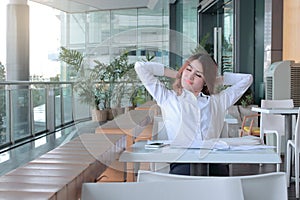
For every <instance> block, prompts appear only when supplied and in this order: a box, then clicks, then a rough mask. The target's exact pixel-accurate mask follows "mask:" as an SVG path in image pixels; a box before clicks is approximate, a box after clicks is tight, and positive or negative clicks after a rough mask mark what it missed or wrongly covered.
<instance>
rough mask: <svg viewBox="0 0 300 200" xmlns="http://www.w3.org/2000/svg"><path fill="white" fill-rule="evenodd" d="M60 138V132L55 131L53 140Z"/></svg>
mask: <svg viewBox="0 0 300 200" xmlns="http://www.w3.org/2000/svg"><path fill="white" fill-rule="evenodd" d="M58 138H61V132H60V131H57V132H55V139H58Z"/></svg>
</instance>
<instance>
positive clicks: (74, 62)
mask: <svg viewBox="0 0 300 200" xmlns="http://www.w3.org/2000/svg"><path fill="white" fill-rule="evenodd" d="M59 60H61V61H63V62H65V63H66V64H67V65H68V67H69V69H70V71H71V72H72V73H73V74H74V76H75V85H74V90H75V91H76V92H77V93H78V95H79V97H80V101H81V102H82V103H86V104H88V105H90V106H92V107H93V108H94V109H97V110H98V109H99V104H101V103H102V105H104V106H103V107H102V108H103V109H104V108H105V105H107V103H106V101H107V99H106V98H107V96H108V94H106V93H107V90H106V88H105V86H104V84H101V83H99V82H97V83H96V81H99V79H98V80H97V79H96V78H97V77H96V76H95V74H93V73H92V71H91V69H90V68H89V67H88V66H85V64H84V56H83V54H82V53H81V52H79V51H76V50H72V49H67V48H65V47H61V51H60V53H59Z"/></svg>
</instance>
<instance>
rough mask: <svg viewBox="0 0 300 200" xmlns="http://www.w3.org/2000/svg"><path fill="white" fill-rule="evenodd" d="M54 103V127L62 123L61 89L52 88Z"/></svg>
mask: <svg viewBox="0 0 300 200" xmlns="http://www.w3.org/2000/svg"><path fill="white" fill-rule="evenodd" d="M54 96H55V99H54V104H55V115H54V116H55V127H59V126H61V125H62V122H61V111H62V110H61V89H60V88H54Z"/></svg>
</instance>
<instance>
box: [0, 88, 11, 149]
mask: <svg viewBox="0 0 300 200" xmlns="http://www.w3.org/2000/svg"><path fill="white" fill-rule="evenodd" d="M1 87H2V86H1ZM3 87H4V86H3ZM5 94H6V93H5V90H4V89H0V145H1V144H4V143H6V142H8V141H9V136H8V128H7V116H6V95H5Z"/></svg>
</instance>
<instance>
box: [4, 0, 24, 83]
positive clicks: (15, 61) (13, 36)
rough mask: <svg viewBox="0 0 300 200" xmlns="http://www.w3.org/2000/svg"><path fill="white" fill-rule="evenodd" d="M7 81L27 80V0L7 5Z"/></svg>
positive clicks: (15, 0)
mask: <svg viewBox="0 0 300 200" xmlns="http://www.w3.org/2000/svg"><path fill="white" fill-rule="evenodd" d="M6 30H7V35H6V52H7V56H6V66H7V80H8V81H16V80H22V81H27V80H29V6H28V5H27V0H10V1H9V3H8V5H7V29H6Z"/></svg>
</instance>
